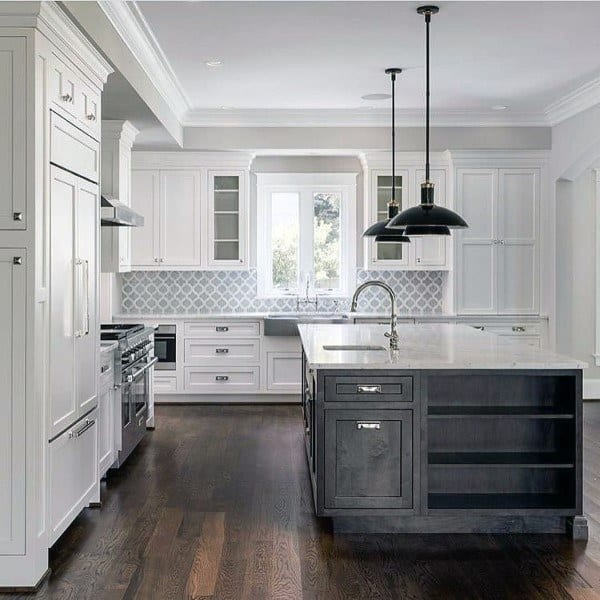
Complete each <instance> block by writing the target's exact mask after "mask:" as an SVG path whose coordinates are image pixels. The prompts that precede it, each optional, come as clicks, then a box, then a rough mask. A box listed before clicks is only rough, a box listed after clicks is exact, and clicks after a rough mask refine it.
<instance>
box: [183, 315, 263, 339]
mask: <svg viewBox="0 0 600 600" xmlns="http://www.w3.org/2000/svg"><path fill="white" fill-rule="evenodd" d="M259 335H260V324H259V323H258V321H237V320H236V321H233V320H232V321H206V320H203V321H186V322H185V323H184V324H183V337H184V338H191V337H199V338H212V339H219V340H220V339H223V338H228V339H229V338H253V337H255V338H257V337H259Z"/></svg>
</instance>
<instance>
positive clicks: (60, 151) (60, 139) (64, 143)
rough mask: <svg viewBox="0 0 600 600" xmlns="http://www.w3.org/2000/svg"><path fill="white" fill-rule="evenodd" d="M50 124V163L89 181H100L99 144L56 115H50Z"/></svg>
mask: <svg viewBox="0 0 600 600" xmlns="http://www.w3.org/2000/svg"><path fill="white" fill-rule="evenodd" d="M50 123H51V124H50V127H51V130H50V160H51V162H53V163H54V164H55V165H58V166H59V167H62V168H63V169H66V170H67V171H71V172H72V173H75V174H77V175H81V176H82V177H85V178H86V179H89V180H90V181H94V182H98V181H100V144H99V143H98V142H97V141H96V140H94V139H93V138H91V137H90V136H89V135H87V134H85V133H84V132H83V131H81V130H80V129H78V128H77V127H75V126H74V125H72V124H71V123H69V121H67V120H65V119H63V118H62V117H61V116H59V115H57V114H56V113H51V117H50Z"/></svg>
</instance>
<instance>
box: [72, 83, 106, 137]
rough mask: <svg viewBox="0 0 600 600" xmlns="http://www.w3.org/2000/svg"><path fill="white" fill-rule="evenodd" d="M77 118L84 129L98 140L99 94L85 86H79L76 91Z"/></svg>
mask: <svg viewBox="0 0 600 600" xmlns="http://www.w3.org/2000/svg"><path fill="white" fill-rule="evenodd" d="M78 95H79V97H78V101H77V102H76V104H77V112H78V114H77V116H78V117H79V120H80V122H81V125H82V126H83V127H85V128H86V129H87V130H88V131H89V132H90V134H91V135H92V136H93V137H94V138H96V139H98V140H99V139H100V122H101V118H100V94H98V93H97V92H95V91H94V90H92V88H90V87H88V86H87V85H85V84H83V83H82V84H80V86H79V91H78Z"/></svg>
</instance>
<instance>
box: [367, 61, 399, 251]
mask: <svg viewBox="0 0 600 600" xmlns="http://www.w3.org/2000/svg"><path fill="white" fill-rule="evenodd" d="M385 73H386V75H389V76H390V79H391V82H392V197H391V199H390V201H389V202H388V205H387V209H388V218H387V219H383V220H381V221H377V223H373V225H371V226H370V227H367V229H366V230H365V231H364V233H363V237H374V238H375V241H376V242H377V243H389V244H392V243H394V244H405V243H409V242H410V238H407V237H406V236H405V235H404V232H403V231H402V230H399V229H395V230H394V231H392V230H390V229H388V228H387V225H388V223H389V222H390V220H391V219H393V218H394V217H395V216H396V215H397V214H398V210H399V208H400V205H399V204H398V202H396V122H395V115H396V75H397V74H398V73H402V69H398V68H396V67H392V68H389V69H386V70H385Z"/></svg>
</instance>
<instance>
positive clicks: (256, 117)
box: [182, 108, 548, 127]
mask: <svg viewBox="0 0 600 600" xmlns="http://www.w3.org/2000/svg"><path fill="white" fill-rule="evenodd" d="M431 121H432V123H431V124H432V126H433V127H532V126H533V127H545V126H548V122H547V121H546V119H545V117H544V115H539V114H534V113H511V112H506V113H499V112H496V111H494V112H492V111H469V110H442V111H433V112H432V115H431ZM424 123H425V111H424V110H422V109H417V110H415V109H401V110H397V111H396V125H397V126H398V127H423V126H424ZM182 125H183V126H184V127H389V125H390V111H389V109H380V108H377V109H365V108H322V109H319V108H311V109H277V108H274V109H268V108H242V109H213V108H207V109H195V110H190V111H188V112H187V114H186V115H185V117H184V119H183V121H182Z"/></svg>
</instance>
